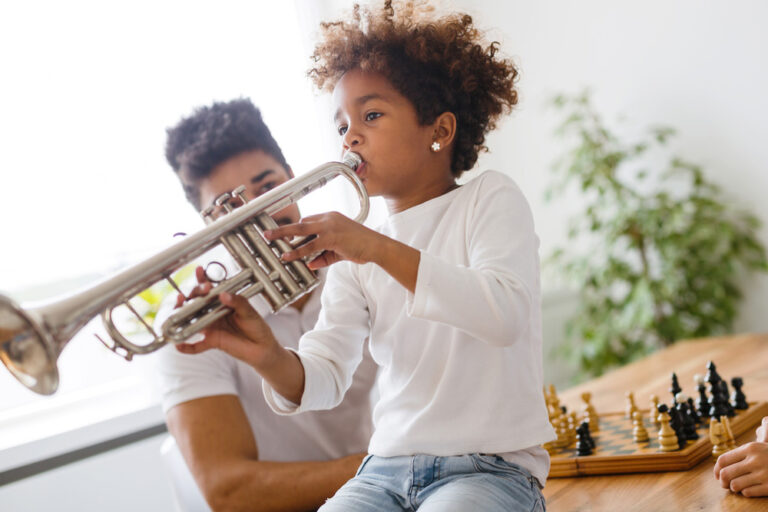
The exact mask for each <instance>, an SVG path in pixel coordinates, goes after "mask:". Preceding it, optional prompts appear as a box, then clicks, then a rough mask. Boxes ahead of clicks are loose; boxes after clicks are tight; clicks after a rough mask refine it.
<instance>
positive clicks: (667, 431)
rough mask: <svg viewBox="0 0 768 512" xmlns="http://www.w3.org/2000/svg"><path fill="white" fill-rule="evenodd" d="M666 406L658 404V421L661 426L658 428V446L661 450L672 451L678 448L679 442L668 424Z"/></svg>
mask: <svg viewBox="0 0 768 512" xmlns="http://www.w3.org/2000/svg"><path fill="white" fill-rule="evenodd" d="M667 411H668V409H667V406H666V405H664V404H661V405H659V423H661V428H660V429H659V434H658V438H659V447H660V449H661V451H663V452H673V451H675V450H678V449H679V443H678V440H677V434H675V431H674V430H672V427H671V426H670V424H669V421H670V418H669V414H668V413H667Z"/></svg>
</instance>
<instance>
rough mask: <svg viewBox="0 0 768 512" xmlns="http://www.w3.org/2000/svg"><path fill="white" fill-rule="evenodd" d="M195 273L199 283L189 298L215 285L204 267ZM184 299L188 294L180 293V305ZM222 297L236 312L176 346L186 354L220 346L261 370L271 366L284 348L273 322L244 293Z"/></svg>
mask: <svg viewBox="0 0 768 512" xmlns="http://www.w3.org/2000/svg"><path fill="white" fill-rule="evenodd" d="M195 275H196V277H197V282H198V285H197V286H195V288H193V290H192V291H191V292H190V294H189V297H188V298H194V297H201V296H203V295H206V294H207V293H208V292H209V291H210V290H211V287H212V286H213V285H212V284H211V283H210V282H209V281H208V279H206V277H205V272H204V271H203V268H202V267H197V269H196V270H195ZM184 300H185V298H184V296H182V295H179V296H178V297H177V299H176V307H179V306H180V305H181V304H182V303H183V302H184ZM219 300H220V301H221V303H222V304H223V305H224V306H227V307H229V308H231V309H232V313H231V314H229V315H227V316H225V317H224V318H222V319H221V320H219V321H217V322H216V323H214V324H212V325H211V326H209V327H207V328H206V329H204V330H203V331H201V334H202V335H203V340H202V341H199V342H196V343H180V344H178V345H176V349H177V350H179V351H180V352H183V353H184V354H199V353H201V352H205V351H206V350H210V349H212V348H218V349H220V350H223V351H224V352H227V353H228V354H230V355H231V356H233V357H236V358H238V359H240V360H242V361H244V362H246V363H248V364H250V365H251V366H253V367H254V368H256V369H257V370H259V369H261V368H265V367H266V366H268V365H269V364H270V362H271V360H272V359H273V358H274V357H275V354H276V352H277V351H279V350H283V348H282V347H281V346H280V344H279V343H278V342H277V340H276V339H275V337H274V335H273V334H272V330H271V329H270V328H269V325H267V323H266V322H265V321H264V319H263V318H262V317H261V315H259V313H257V312H256V310H255V309H254V308H253V306H251V305H250V303H249V302H248V300H247V299H245V298H244V297H241V296H239V295H233V294H229V293H221V294H220V295H219Z"/></svg>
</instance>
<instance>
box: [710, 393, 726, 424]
mask: <svg viewBox="0 0 768 512" xmlns="http://www.w3.org/2000/svg"><path fill="white" fill-rule="evenodd" d="M727 404H728V397H727V396H723V393H722V388H721V387H720V386H719V385H716V386H715V387H714V388H713V389H712V400H711V401H710V407H709V416H710V417H711V418H721V417H723V416H728V406H727Z"/></svg>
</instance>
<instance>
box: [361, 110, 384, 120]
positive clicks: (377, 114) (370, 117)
mask: <svg viewBox="0 0 768 512" xmlns="http://www.w3.org/2000/svg"><path fill="white" fill-rule="evenodd" d="M380 117H381V113H380V112H368V113H367V114H365V120H366V121H373V120H374V119H378V118H380Z"/></svg>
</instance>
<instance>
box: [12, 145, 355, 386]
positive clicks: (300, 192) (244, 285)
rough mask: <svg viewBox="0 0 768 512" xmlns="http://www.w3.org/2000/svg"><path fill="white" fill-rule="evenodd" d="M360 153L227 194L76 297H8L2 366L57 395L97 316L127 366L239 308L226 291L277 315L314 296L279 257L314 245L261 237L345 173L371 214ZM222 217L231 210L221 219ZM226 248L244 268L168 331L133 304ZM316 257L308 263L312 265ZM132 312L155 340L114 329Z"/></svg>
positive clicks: (299, 272)
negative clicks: (77, 339) (28, 300)
mask: <svg viewBox="0 0 768 512" xmlns="http://www.w3.org/2000/svg"><path fill="white" fill-rule="evenodd" d="M360 162H361V158H360V156H359V155H358V154H356V153H352V152H347V153H346V154H345V155H344V158H343V162H328V163H326V164H323V165H320V166H318V167H316V168H315V169H313V170H311V171H309V172H308V173H306V174H304V175H302V176H299V177H296V178H293V179H291V180H289V181H287V182H286V183H283V184H282V185H280V186H278V187H275V188H274V189H272V190H269V191H268V192H266V193H264V194H263V195H261V196H259V197H257V198H255V199H252V200H251V201H246V199H245V196H244V190H245V187H242V186H241V187H238V188H237V189H235V190H234V191H232V193H227V194H223V195H222V196H220V197H218V198H217V199H216V201H215V207H209V208H206V209H205V210H203V211H202V212H201V215H202V216H203V218H204V220H205V222H206V226H205V227H204V228H203V229H201V230H200V231H198V232H196V233H194V234H192V235H189V236H188V237H185V238H183V239H182V240H181V241H179V242H177V243H175V244H173V245H172V246H170V247H168V248H167V249H165V250H163V251H161V252H159V253H157V254H155V255H154V256H152V257H150V258H148V259H146V260H144V261H142V262H140V263H138V264H136V265H134V266H131V267H129V268H127V269H125V270H123V271H120V272H118V273H117V274H115V275H113V276H111V277H109V278H107V279H105V280H103V281H101V282H99V283H97V284H95V285H93V286H91V287H89V288H87V289H85V290H83V291H81V292H79V293H75V294H73V295H70V296H68V297H65V298H63V299H60V300H55V301H51V302H48V303H44V304H42V305H39V306H37V305H34V307H21V306H19V305H18V304H16V303H15V302H14V301H13V300H12V299H11V298H9V297H6V296H3V295H0V359H2V361H3V363H4V364H5V366H6V367H7V368H8V370H9V371H10V372H11V373H12V374H13V375H14V377H16V378H17V379H18V380H19V382H21V383H22V384H23V385H24V386H26V387H27V388H29V389H30V390H32V391H34V392H36V393H39V394H43V395H50V394H53V393H55V392H56V389H58V385H59V371H58V367H57V364H56V363H57V360H58V358H59V355H60V354H61V352H62V351H63V349H64V347H65V346H66V345H67V343H69V341H70V340H71V339H72V337H73V336H74V335H75V334H76V333H77V332H78V331H79V330H80V329H82V328H83V327H84V326H85V324H87V323H88V322H89V321H90V320H91V319H92V318H94V317H95V316H96V315H98V314H99V313H101V318H102V322H103V324H104V328H105V330H106V331H107V333H108V334H109V337H110V338H111V343H109V342H107V341H105V340H103V339H102V338H100V337H99V336H98V335H97V338H99V340H100V341H101V342H102V343H104V345H106V346H107V348H109V349H110V350H112V351H113V352H115V353H116V354H118V355H120V356H122V357H124V358H125V359H126V360H129V361H130V360H131V358H132V357H133V356H134V355H136V354H148V353H151V352H154V351H156V350H158V349H159V348H161V347H163V346H164V345H166V344H167V343H179V342H182V341H184V340H186V339H188V338H189V337H190V336H192V335H193V334H195V333H197V332H199V331H201V330H202V329H204V328H205V327H207V326H209V325H211V324H212V323H213V322H215V321H216V320H218V319H220V318H222V317H224V316H225V315H227V314H228V313H229V312H230V311H231V310H230V309H229V308H227V307H226V306H224V305H223V304H221V302H220V301H219V300H218V295H219V294H220V293H222V292H228V293H233V294H238V295H241V296H243V297H246V298H250V297H254V296H256V295H261V296H262V297H264V298H265V299H266V301H267V303H268V304H269V306H270V308H271V309H272V311H273V312H274V311H277V310H279V309H281V308H283V307H285V306H287V305H288V304H290V303H292V302H294V301H295V300H297V299H299V298H300V297H301V296H303V295H305V294H306V293H308V292H310V291H311V290H312V289H314V288H315V286H317V284H318V282H319V281H318V278H317V275H316V274H315V273H314V272H313V271H312V270H310V269H309V267H307V265H306V262H305V261H304V260H297V261H292V262H290V263H285V262H283V261H282V260H281V259H280V256H281V255H282V254H283V253H285V252H288V251H290V250H293V249H294V248H296V247H298V246H299V245H301V244H302V243H304V242H305V241H306V238H297V239H294V240H291V241H288V240H274V241H268V240H267V239H266V238H264V236H263V231H265V230H268V229H274V228H276V227H277V223H276V222H275V221H274V220H273V219H272V217H271V215H273V214H275V213H276V212H278V211H280V210H282V209H283V208H285V207H287V206H289V205H291V204H294V203H296V202H297V201H298V200H299V199H301V198H302V197H304V196H306V195H307V194H309V193H311V192H313V191H315V190H317V189H319V188H320V187H323V186H324V185H325V184H327V183H328V182H329V181H331V180H332V179H334V178H336V177H338V176H343V177H344V178H346V179H347V180H348V181H349V182H350V183H351V184H352V186H353V187H354V189H355V190H356V192H357V195H358V199H359V203H360V205H359V206H360V209H359V212H358V214H357V217H356V218H355V220H356V221H357V222H363V221H364V220H365V219H366V217H367V216H368V209H369V201H368V194H367V193H366V190H365V187H364V186H363V184H362V182H361V181H360V178H359V177H358V176H357V174H356V173H355V169H356V168H357V167H358V166H359V165H360ZM214 210H216V211H218V212H222V211H223V213H222V214H221V215H219V216H218V217H216V218H214ZM218 245H222V246H224V247H225V248H226V249H227V251H228V252H229V253H230V254H231V256H232V257H233V258H234V260H235V262H236V263H237V265H238V267H239V271H238V272H237V273H236V274H235V275H233V276H231V277H228V276H225V277H224V278H222V279H220V280H214V281H216V282H215V283H214V284H213V286H212V288H211V290H210V292H209V293H207V294H206V295H205V296H201V297H195V298H192V299H189V300H187V301H186V302H185V303H184V305H182V306H181V307H180V308H178V309H176V310H175V311H174V313H173V314H172V315H171V316H170V317H168V319H167V320H166V321H165V322H163V324H162V327H161V329H160V332H157V331H155V329H154V328H153V327H152V326H150V325H149V324H148V323H147V322H146V321H145V320H144V319H143V318H142V316H141V315H140V314H139V313H138V312H137V311H136V310H135V309H134V308H133V306H131V304H130V302H129V301H130V299H131V298H133V297H134V296H136V295H137V294H138V293H140V292H141V291H143V290H145V289H147V288H149V287H151V286H152V285H154V284H155V283H157V282H160V281H163V280H166V281H168V282H169V283H170V284H171V285H172V286H173V288H174V289H176V290H177V291H178V292H179V293H182V292H181V290H180V289H179V287H178V284H177V283H175V282H174V280H173V279H172V278H171V276H172V275H173V274H174V273H175V272H176V271H177V270H178V269H179V268H181V267H182V266H184V265H186V264H188V263H190V262H192V261H194V260H195V258H197V257H199V256H200V255H202V254H203V253H205V252H206V251H208V250H210V249H212V248H214V247H216V246H218ZM311 258H312V257H309V258H307V260H310V259H311ZM122 305H124V306H126V307H127V308H128V310H129V311H130V312H131V313H132V314H133V315H135V316H136V317H137V319H138V320H139V322H140V323H141V325H142V326H143V328H145V329H146V330H147V331H148V334H149V335H150V337H151V341H149V342H148V343H145V344H138V343H135V342H132V341H130V340H129V339H128V338H127V337H126V336H125V335H124V334H123V333H122V332H120V330H119V329H118V328H117V327H116V326H115V323H114V321H113V312H114V310H115V309H116V308H118V307H120V306H122Z"/></svg>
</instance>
